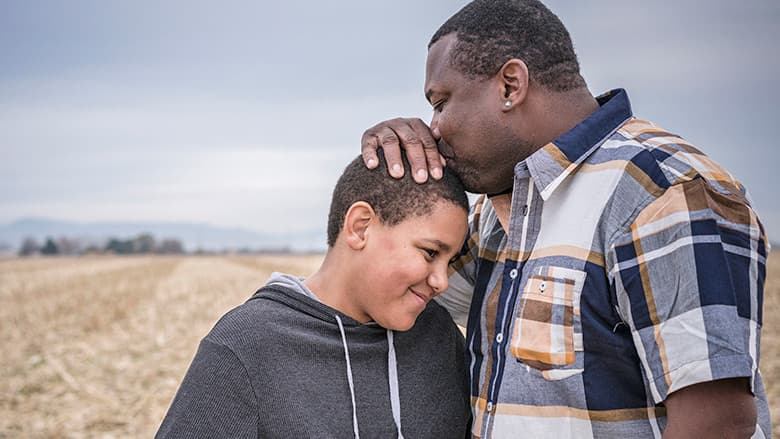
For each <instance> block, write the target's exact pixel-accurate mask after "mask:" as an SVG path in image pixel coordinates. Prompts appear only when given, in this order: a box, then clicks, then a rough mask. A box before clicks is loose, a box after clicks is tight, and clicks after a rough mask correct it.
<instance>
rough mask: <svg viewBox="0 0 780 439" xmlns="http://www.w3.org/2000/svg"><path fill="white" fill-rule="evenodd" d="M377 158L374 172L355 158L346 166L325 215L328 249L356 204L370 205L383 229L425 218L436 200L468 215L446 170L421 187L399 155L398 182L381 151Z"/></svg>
mask: <svg viewBox="0 0 780 439" xmlns="http://www.w3.org/2000/svg"><path fill="white" fill-rule="evenodd" d="M377 156H378V158H379V166H377V167H376V168H374V169H368V168H367V167H366V165H365V164H364V163H363V159H362V158H361V157H360V156H358V157H357V158H356V159H355V160H353V161H352V163H350V164H349V165H347V167H346V169H344V172H343V173H342V174H341V177H340V178H339V181H338V182H337V183H336V187H335V188H334V189H333V198H332V200H331V202H330V212H329V213H328V247H333V246H334V245H335V244H336V238H338V236H339V233H340V232H341V228H342V227H343V226H344V217H345V216H346V214H347V211H348V210H349V208H350V207H351V206H352V205H353V204H355V203H356V202H358V201H364V202H366V203H368V204H370V205H371V207H372V208H373V209H374V211H375V212H376V213H377V215H378V216H379V218H380V219H381V221H382V224H384V225H387V226H394V225H396V224H398V223H400V222H402V221H403V220H405V219H407V218H409V217H413V216H422V215H428V214H430V213H431V211H432V209H433V206H434V204H436V202H437V201H439V200H446V201H449V202H451V203H453V204H454V205H456V206H460V207H462V208H463V210H465V211H466V212H467V213H468V210H469V201H468V198H467V197H466V190H465V189H464V187H463V183H461V181H460V179H459V178H458V177H457V176H455V174H453V173H452V172H451V171H449V170H448V169H447V168H446V167H445V168H444V172H443V176H442V178H441V179H440V180H435V179H433V178H429V179H428V181H426V182H425V183H416V182H415V181H414V180H413V179H412V172H411V168H410V166H409V161H408V160H407V159H406V154H405V153H404V152H403V151H401V159H402V162H403V166H404V171H405V172H404V176H403V177H402V178H393V177H391V176H390V174H389V173H388V170H387V162H386V161H385V158H384V151H382V149H381V148H380V149H378V150H377ZM464 238H465V237H464Z"/></svg>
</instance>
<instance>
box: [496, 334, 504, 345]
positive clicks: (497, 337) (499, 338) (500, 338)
mask: <svg viewBox="0 0 780 439" xmlns="http://www.w3.org/2000/svg"><path fill="white" fill-rule="evenodd" d="M502 341H504V334H503V333H502V332H499V333H498V335H496V343H499V344H500V343H501V342H502Z"/></svg>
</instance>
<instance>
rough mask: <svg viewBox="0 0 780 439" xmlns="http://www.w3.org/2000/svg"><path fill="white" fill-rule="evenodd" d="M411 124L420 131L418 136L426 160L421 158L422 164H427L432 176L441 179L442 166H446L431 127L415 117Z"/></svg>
mask: <svg viewBox="0 0 780 439" xmlns="http://www.w3.org/2000/svg"><path fill="white" fill-rule="evenodd" d="M410 125H411V126H412V128H413V129H414V131H415V132H416V133H418V138H419V139H420V143H421V146H422V152H423V160H424V162H423V161H422V160H421V163H422V164H421V166H425V165H426V164H427V167H428V171H429V172H430V173H431V176H432V177H433V178H435V179H436V180H438V179H440V178H441V177H442V168H443V167H444V157H442V155H441V154H439V148H438V147H437V145H436V140H435V139H434V138H433V134H432V133H431V129H430V128H428V125H426V124H425V122H423V121H421V120H420V119H413V120H412V121H411V123H410ZM410 161H411V159H410ZM412 167H414V165H412ZM415 175H417V174H415Z"/></svg>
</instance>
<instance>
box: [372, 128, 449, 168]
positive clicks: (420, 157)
mask: <svg viewBox="0 0 780 439" xmlns="http://www.w3.org/2000/svg"><path fill="white" fill-rule="evenodd" d="M360 143H361V155H362V156H363V162H364V163H365V164H366V166H367V167H368V168H369V169H373V168H376V167H377V165H379V160H380V159H379V156H378V155H377V149H378V148H382V150H383V151H384V156H385V160H386V161H387V168H388V170H389V171H390V175H391V176H393V177H395V178H400V177H403V175H404V167H403V163H402V161H401V149H404V150H405V151H406V157H407V159H408V161H409V164H410V166H411V170H412V177H413V178H414V180H415V181H416V182H418V183H422V182H424V181H426V180H427V179H428V173H429V171H430V173H431V175H433V177H434V178H436V179H439V178H441V175H442V170H441V168H442V167H443V158H442V157H441V155H440V154H439V151H438V149H437V148H436V140H435V139H434V138H433V134H432V133H431V130H430V128H428V125H426V124H425V122H423V121H422V120H420V119H404V118H397V119H392V120H387V121H384V122H380V123H378V124H377V125H375V126H373V127H371V128H369V129H368V130H366V132H364V133H363V137H362V139H361V141H360Z"/></svg>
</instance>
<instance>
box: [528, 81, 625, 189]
mask: <svg viewBox="0 0 780 439" xmlns="http://www.w3.org/2000/svg"><path fill="white" fill-rule="evenodd" d="M596 100H597V101H598V103H599V106H600V107H599V109H598V110H596V111H595V112H593V114H591V115H590V116H588V117H587V118H586V119H585V120H583V121H582V122H580V123H579V124H577V126H575V127H574V128H572V129H571V130H569V131H568V132H566V133H564V134H563V135H562V136H560V137H558V138H557V139H555V140H553V141H552V142H550V143H548V144H547V145H545V146H543V147H542V148H541V149H539V150H538V151H536V152H535V153H533V154H531V155H530V156H529V157H528V158H527V159H526V160H525V163H524V164H523V163H522V162H521V163H518V166H516V167H515V171H516V173H517V171H520V173H523V172H522V168H525V167H526V166H527V169H528V171H525V172H526V173H527V172H529V171H530V174H531V176H532V177H533V178H534V183H535V184H536V188H537V190H538V191H539V193H540V195H541V196H542V199H544V200H547V199H548V198H549V197H550V195H552V193H553V192H554V191H555V189H556V188H557V187H558V186H559V185H560V184H561V182H562V181H563V180H565V179H566V177H568V176H569V175H571V174H572V173H573V172H574V171H575V170H576V169H577V167H578V166H579V165H580V164H581V163H582V162H584V161H585V159H586V158H588V156H590V155H591V154H592V153H593V152H594V151H595V150H596V149H598V147H599V146H601V144H602V143H604V141H605V140H607V138H609V136H611V135H612V133H614V132H615V131H616V130H617V129H618V128H619V127H620V126H621V125H623V123H625V122H626V121H627V120H628V119H630V118H631V117H632V113H631V103H630V102H629V100H628V94H627V93H626V91H625V90H623V89H622V88H618V89H615V90H611V91H608V92H606V93H604V94H603V95H601V96H599V97H597V98H596ZM518 177H520V175H518Z"/></svg>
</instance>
